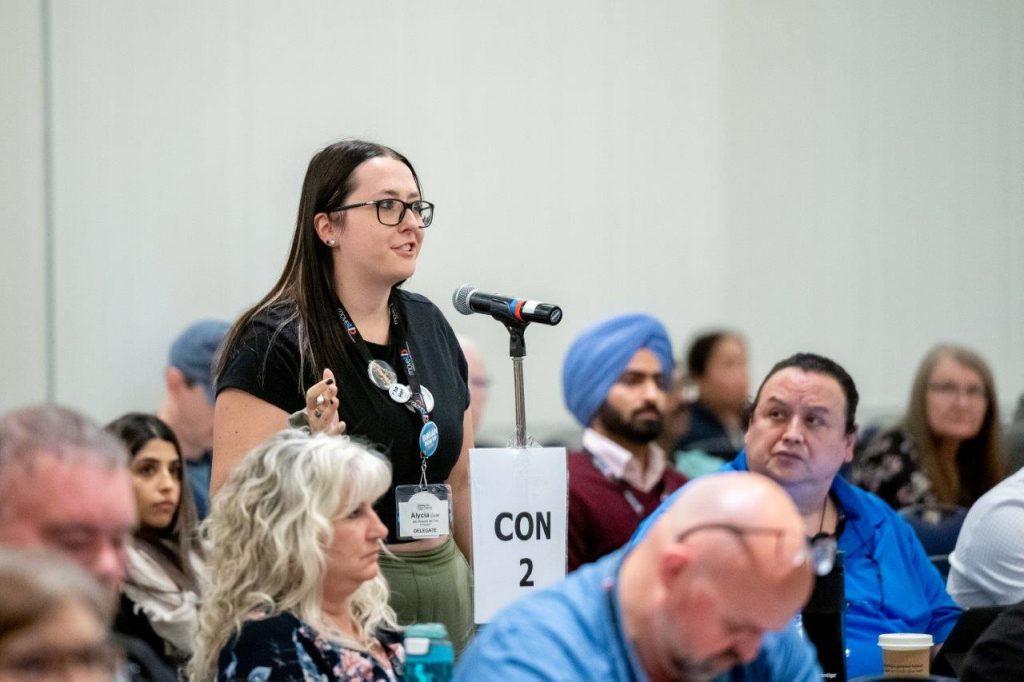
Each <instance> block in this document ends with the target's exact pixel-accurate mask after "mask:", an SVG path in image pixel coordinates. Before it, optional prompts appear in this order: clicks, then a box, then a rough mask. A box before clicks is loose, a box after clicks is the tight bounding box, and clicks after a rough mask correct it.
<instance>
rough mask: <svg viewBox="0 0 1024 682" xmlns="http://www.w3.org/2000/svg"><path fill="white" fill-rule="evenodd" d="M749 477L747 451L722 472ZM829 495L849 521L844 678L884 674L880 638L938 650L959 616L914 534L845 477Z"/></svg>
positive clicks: (843, 546) (843, 547)
mask: <svg viewBox="0 0 1024 682" xmlns="http://www.w3.org/2000/svg"><path fill="white" fill-rule="evenodd" d="M748 470H749V469H748V468H747V454H746V450H743V451H741V452H740V454H739V456H738V457H736V459H734V460H733V461H731V462H729V463H728V464H726V465H725V466H723V467H722V471H748ZM683 489H685V486H684V488H683ZM683 489H680V490H678V491H676V492H675V493H674V494H672V495H671V496H669V497H668V498H666V499H665V501H664V502H662V503H661V506H660V507H658V509H656V510H655V511H654V513H653V514H651V515H650V516H649V517H647V519H646V520H645V521H644V522H643V523H642V524H641V525H640V527H639V528H638V529H637V531H636V533H635V534H634V535H633V539H632V540H631V541H630V545H632V544H634V543H636V542H638V541H639V540H640V539H641V538H642V537H643V536H644V535H646V534H647V531H648V529H649V528H650V527H651V524H652V523H654V521H655V519H657V518H658V517H659V516H660V515H661V514H662V513H663V512H664V511H665V509H667V508H668V507H669V505H671V504H672V502H673V500H675V498H676V496H677V495H678V494H679V493H680V492H681V491H682V490H683ZM830 492H831V493H832V496H833V498H834V499H835V501H836V503H837V504H838V506H839V508H840V509H842V511H843V514H844V515H845V516H846V525H845V528H844V530H843V534H842V535H841V536H840V537H839V543H838V544H839V550H840V551H841V552H843V553H844V556H843V570H844V579H845V587H846V611H845V612H844V618H845V621H846V622H845V629H846V650H847V659H846V673H847V676H848V677H850V678H851V679H852V678H854V677H859V676H861V675H877V674H881V672H882V651H881V649H879V648H878V635H880V634H882V633H886V632H918V633H928V634H930V635H932V638H933V639H934V641H935V643H936V644H938V643H940V642H944V641H945V640H946V637H947V636H948V635H949V631H950V630H952V629H953V626H954V625H955V624H956V621H957V618H959V617H960V609H959V608H958V607H957V605H956V604H955V603H954V602H953V600H952V599H951V598H950V596H949V594H947V593H946V585H945V583H944V581H943V580H942V577H941V576H940V575H939V572H938V570H937V569H936V568H935V566H933V565H932V563H931V561H930V560H929V559H928V555H926V554H925V552H924V548H923V547H921V542H920V541H919V540H918V539H917V535H916V534H915V533H914V529H913V528H911V527H910V525H909V524H907V522H906V521H904V520H903V519H901V518H900V517H899V515H898V514H896V512H894V511H893V510H892V508H891V507H890V506H889V505H888V504H886V503H885V502H883V501H882V500H881V499H880V498H878V497H876V496H875V495H872V494H871V493H869V492H867V491H864V490H861V489H860V488H856V487H854V486H852V485H850V484H849V483H848V482H847V481H846V480H845V479H843V478H842V477H840V476H836V478H835V479H834V480H833V481H832V488H831V490H830Z"/></svg>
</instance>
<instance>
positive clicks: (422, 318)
mask: <svg viewBox="0 0 1024 682" xmlns="http://www.w3.org/2000/svg"><path fill="white" fill-rule="evenodd" d="M396 291H397V301H398V305H399V309H400V311H401V315H402V320H403V322H404V325H405V330H406V334H407V335H408V341H409V348H410V350H411V351H412V357H413V362H414V363H415V366H416V374H417V377H418V378H419V380H420V383H421V384H422V385H423V386H425V387H426V388H428V389H429V390H430V392H431V394H432V395H433V396H434V410H433V412H431V414H430V418H431V419H432V420H433V421H434V423H435V424H437V427H438V432H439V435H440V440H439V443H438V447H437V452H435V453H434V455H433V456H432V457H430V459H429V460H428V466H427V480H428V481H429V482H430V483H440V482H443V481H445V480H446V479H447V478H448V475H449V474H450V473H451V470H452V468H453V467H454V466H455V462H456V461H457V460H458V458H459V453H460V452H461V450H462V419H463V415H464V413H465V411H466V409H467V408H468V407H469V389H468V387H467V384H466V381H467V374H468V370H467V368H466V358H465V357H464V356H463V354H462V349H461V348H459V343H458V341H457V340H456V339H455V333H454V332H453V331H452V328H451V327H450V326H449V325H448V322H447V321H446V320H445V319H444V316H443V315H441V311H440V310H438V309H437V306H435V305H434V304H433V303H431V302H430V301H429V300H427V299H426V298H425V297H423V296H420V295H419V294H413V293H409V292H407V291H403V290H401V289H398V290H396ZM287 315H288V310H287V308H285V307H283V306H282V307H279V308H274V307H272V308H270V309H268V310H266V311H263V312H261V313H260V314H259V315H257V316H256V317H255V318H254V319H253V321H252V323H251V324H250V325H249V328H248V329H246V330H245V331H244V333H243V335H242V336H241V337H240V338H239V340H238V342H237V343H236V344H235V346H234V347H233V348H231V349H229V350H228V352H229V356H228V360H227V363H226V365H225V367H224V371H223V372H222V374H221V376H220V379H219V381H218V383H217V390H218V391H222V390H224V389H226V388H237V389H240V390H243V391H245V392H246V393H249V394H251V395H253V396H255V397H257V398H259V399H261V400H265V401H266V402H268V403H270V404H271V405H274V406H276V407H279V408H281V409H282V410H284V411H285V412H288V413H292V412H295V411H297V410H301V409H303V408H304V407H305V405H306V397H305V396H306V389H308V388H309V387H310V386H312V385H314V384H316V383H318V382H319V381H320V380H321V379H322V377H323V370H324V368H323V367H309V366H306V367H304V368H303V370H304V371H303V372H302V376H301V377H300V376H299V373H300V369H299V368H300V355H299V343H298V323H297V322H294V321H293V322H290V323H288V324H285V326H284V327H281V323H282V321H283V320H285V319H286V318H287ZM338 333H339V334H342V333H344V332H343V329H342V326H341V321H340V320H339V322H338ZM391 336H392V337H393V336H394V334H392V335H391ZM366 345H367V346H368V347H369V349H370V354H371V355H373V357H375V358H377V359H380V360H385V361H386V362H387V363H388V364H389V365H391V366H392V367H393V368H394V369H395V371H396V372H397V373H398V376H399V380H400V381H402V382H404V383H407V382H408V377H406V376H405V366H404V365H403V363H402V362H401V360H400V358H399V356H398V351H399V348H398V346H397V345H396V343H395V340H394V338H390V339H389V342H388V344H387V345H383V346H382V345H378V344H374V343H367V344H366ZM345 348H346V350H347V352H348V353H349V355H348V357H349V359H350V360H351V363H346V366H343V367H331V368H330V370H331V371H332V372H334V377H335V380H336V381H337V382H338V402H339V408H338V412H339V416H340V417H341V420H342V421H343V422H345V425H346V431H347V432H348V433H349V434H350V435H352V436H356V437H359V438H361V439H363V440H365V441H367V442H369V443H371V444H372V445H374V446H375V447H376V448H377V449H379V450H380V451H381V452H382V453H383V454H384V455H386V456H387V457H388V459H390V460H391V467H392V481H391V489H389V490H388V492H387V493H385V494H384V496H383V497H382V498H381V499H380V501H379V502H378V503H377V505H376V506H375V509H376V510H377V513H378V514H379V515H380V518H381V520H382V521H383V522H384V523H385V524H386V525H387V527H388V540H387V541H388V542H389V543H396V542H398V539H397V534H396V527H397V519H396V516H395V513H396V508H395V494H394V487H395V486H396V485H407V484H414V483H418V482H419V480H420V451H419V433H420V429H421V428H422V426H423V422H422V420H421V418H420V416H419V414H417V413H414V412H412V411H410V410H409V409H408V408H406V407H405V405H400V404H398V403H396V402H394V401H393V400H391V398H390V397H389V396H388V394H387V392H386V391H382V390H381V389H379V388H377V387H376V386H374V385H373V384H372V383H371V382H370V378H369V376H368V375H367V373H366V367H365V366H364V365H365V363H364V362H363V360H362V359H360V357H359V354H358V352H357V351H356V349H355V346H354V344H351V343H347V342H346V344H345Z"/></svg>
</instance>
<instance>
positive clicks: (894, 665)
mask: <svg viewBox="0 0 1024 682" xmlns="http://www.w3.org/2000/svg"><path fill="white" fill-rule="evenodd" d="M878 646H880V647H882V667H883V669H884V671H885V674H886V675H893V676H898V677H928V675H929V674H930V667H931V666H930V664H931V649H932V636H931V635H928V634H914V633H904V632H901V633H891V634H886V635H879V636H878Z"/></svg>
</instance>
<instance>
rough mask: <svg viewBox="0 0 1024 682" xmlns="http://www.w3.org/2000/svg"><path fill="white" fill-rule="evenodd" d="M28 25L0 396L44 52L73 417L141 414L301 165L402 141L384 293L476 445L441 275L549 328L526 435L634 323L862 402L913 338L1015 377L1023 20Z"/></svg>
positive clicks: (673, 18)
mask: <svg viewBox="0 0 1024 682" xmlns="http://www.w3.org/2000/svg"><path fill="white" fill-rule="evenodd" d="M45 7H46V5H44V4H43V3H41V2H40V3H33V2H27V1H26V2H22V3H20V4H18V3H7V4H5V5H3V7H2V8H0V16H2V19H3V21H0V25H2V26H3V27H4V28H3V29H2V30H3V31H4V33H5V35H4V37H7V35H6V34H10V35H11V36H13V37H16V38H17V40H16V41H14V42H15V45H14V46H11V45H9V43H8V41H6V40H5V41H4V42H3V44H4V48H3V49H4V50H15V54H14V59H12V60H6V59H5V60H3V63H4V64H5V65H4V66H3V67H2V70H0V78H2V81H0V85H3V86H8V85H10V86H11V87H12V88H14V89H13V92H16V93H17V95H18V96H16V97H5V98H4V102H3V104H0V107H3V109H2V110H3V111H4V114H5V115H4V117H3V123H2V127H0V140H3V144H4V145H5V149H6V148H7V147H10V148H11V150H12V151H11V156H10V157H9V158H12V159H16V160H17V163H16V164H12V163H10V162H8V163H7V164H5V166H4V171H3V173H4V175H3V176H0V177H3V179H4V181H3V186H2V188H0V192H2V194H0V197H3V198H4V199H5V200H14V201H13V203H14V204H15V208H16V210H17V211H20V214H18V215H17V216H15V214H14V213H13V212H12V209H11V208H10V207H11V205H12V202H11V201H5V206H7V207H8V208H7V209H6V212H7V213H8V215H10V216H11V217H12V218H13V219H11V220H10V221H9V222H8V221H5V222H7V224H6V225H5V226H4V233H3V234H4V248H3V254H4V255H3V256H2V257H3V258H4V261H3V265H4V266H5V267H4V270H3V273H4V274H3V277H4V280H5V286H4V292H5V293H4V296H5V298H4V299H3V300H4V302H5V304H7V305H5V308H7V309H8V310H10V311H11V313H10V322H11V329H9V330H8V331H7V332H6V333H5V334H4V335H3V340H2V341H0V356H2V357H4V363H5V366H4V368H3V372H4V374H3V375H2V376H3V382H2V384H0V406H2V407H7V406H10V405H13V404H18V403H21V402H26V401H29V400H35V399H38V398H39V397H41V394H40V392H39V389H38V387H40V386H45V385H46V375H47V371H48V369H47V362H46V355H45V352H44V350H45V331H46V318H45V315H43V313H41V312H39V311H40V310H41V309H44V308H45V297H44V296H43V294H42V293H41V292H43V291H44V286H43V284H44V283H45V282H46V270H45V252H44V250H43V246H44V244H45V242H44V241H43V237H42V235H43V234H44V229H43V228H44V218H45V208H46V203H45V196H46V195H45V191H44V187H45V185H44V182H43V178H44V175H43V169H44V165H43V161H44V151H45V145H44V144H43V138H42V132H41V131H42V130H43V128H42V121H44V120H45V118H46V111H45V107H44V102H43V99H42V94H41V93H42V92H43V89H42V82H43V81H42V73H43V72H42V66H41V63H42V60H43V55H44V54H45V55H47V57H48V59H49V60H51V63H52V69H53V71H52V73H53V108H52V112H51V116H52V121H53V158H52V165H51V170H52V173H53V179H54V183H53V188H54V191H53V200H52V210H53V216H54V221H53V224H54V233H55V235H54V236H55V239H54V244H55V247H54V252H53V256H54V264H55V276H54V279H53V282H54V286H55V296H54V299H55V301H54V319H55V357H54V363H53V367H52V369H50V370H49V371H51V372H52V377H53V382H54V393H55V395H54V397H55V398H56V399H58V400H61V401H62V402H66V403H69V404H72V405H75V406H78V407H81V408H83V409H86V410H88V411H90V412H91V413H93V414H94V415H96V416H97V417H98V418H100V419H108V418H111V417H113V416H116V415H117V414H119V413H120V412H123V411H125V410H127V409H132V408H141V409H147V408H155V407H156V404H157V401H158V400H159V396H160V390H161V387H160V383H159V378H160V370H161V368H162V366H163V363H164V361H165V353H166V347H167V344H168V343H169V340H170V339H171V338H172V337H173V335H174V334H175V333H176V332H177V331H178V330H179V329H180V328H181V327H183V326H184V325H185V324H187V323H188V322H189V321H191V320H193V319H195V318H198V317H205V316H220V317H232V316H234V315H236V314H237V313H238V312H239V311H240V310H241V309H242V308H243V307H245V306H246V305H248V304H251V303H252V302H254V301H255V300H256V299H257V298H258V297H259V296H261V295H262V294H263V293H264V292H265V291H266V289H267V288H268V287H269V286H270V284H271V283H272V282H273V280H274V279H275V278H276V277H277V275H278V274H279V271H280V268H281V266H282V263H283V259H284V256H285V251H286V249H287V245H288V240H289V236H290V233H291V231H292V227H293V225H292V223H293V220H294V213H295V209H296V205H297V201H298V192H299V186H300V184H301V180H302V174H303V172H304V169H305V164H306V162H307V161H308V159H309V157H310V156H311V154H312V153H313V151H315V150H316V149H317V148H318V147H319V146H321V145H322V144H324V143H326V142H329V141H331V140H334V139H337V138H340V137H345V136H364V137H368V138H371V139H375V140H379V141H382V142H384V143H386V144H389V145H391V146H394V147H396V148H398V149H399V150H401V151H403V152H404V153H406V154H407V155H408V156H409V157H410V158H411V159H412V160H413V162H414V163H415V164H416V166H417V169H418V171H419V172H420V175H421V177H422V178H423V181H424V185H425V192H426V195H427V197H428V198H430V199H431V200H432V201H435V202H436V203H437V204H438V213H437V220H436V222H435V224H434V226H432V227H431V228H430V231H429V234H428V237H427V241H426V249H425V251H424V253H423V256H422V258H421V261H420V266H419V270H418V272H417V275H416V276H415V277H414V278H413V279H412V280H411V281H410V283H409V285H408V286H409V288H410V289H412V290H414V291H420V292H422V293H425V294H426V295H428V296H430V297H431V298H432V299H433V300H434V301H435V302H437V303H438V304H439V305H440V306H441V307H442V309H443V310H445V311H446V313H449V319H450V320H451V321H452V323H453V325H454V326H455V327H456V329H457V330H459V331H462V332H464V333H467V334H469V335H471V336H474V337H476V338H477V340H478V342H479V343H480V345H481V346H482V348H483V350H484V352H485V354H486V356H487V357H488V359H489V364H490V365H491V371H492V374H494V375H495V383H494V387H493V390H492V393H493V394H494V395H493V403H492V406H491V409H490V412H489V416H488V418H487V420H486V421H485V431H490V432H491V433H494V432H495V431H499V432H500V431H503V430H505V429H507V428H508V427H509V425H510V423H511V420H512V408H511V369H510V366H509V364H508V361H507V359H505V357H506V352H507V347H506V346H507V341H506V335H505V332H504V330H503V329H502V328H501V327H500V326H499V325H497V324H496V323H494V322H492V321H490V320H488V319H485V318H480V317H474V318H461V317H459V316H458V315H457V314H456V313H454V311H452V310H451V308H450V305H449V303H448V298H449V297H450V294H451V291H452V290H453V289H454V288H455V287H457V286H458V285H459V284H461V283H463V282H474V283H476V284H478V285H480V286H482V287H484V288H487V289H489V290H492V291H498V292H503V293H514V294H525V295H528V296H530V297H532V298H539V299H542V300H548V301H552V302H555V303H558V304H560V305H562V307H563V308H564V310H565V313H566V319H565V322H563V324H562V325H561V326H559V327H556V328H553V329H544V328H540V327H535V328H531V329H530V331H529V332H528V335H527V341H528V350H529V357H528V360H527V392H528V393H527V405H528V413H529V419H530V422H531V430H532V431H533V432H535V433H542V432H544V431H545V430H547V429H549V428H551V427H558V426H562V425H568V424H569V417H568V415H567V413H566V412H565V411H564V409H563V408H562V405H561V396H560V379H559V377H560V371H559V368H560V365H561V361H562V355H563V353H564V351H565V348H566V346H567V345H568V343H569V341H570V340H571V338H572V336H573V334H574V333H575V332H576V331H578V330H579V329H580V328H581V327H582V326H583V325H585V324H587V323H589V322H591V321H593V320H595V319H597V318H598V317H601V316H603V315H605V314H609V313H611V312H620V311H626V310H631V309H637V308H641V309H646V310H648V311H651V312H653V313H655V314H657V315H659V316H661V317H662V318H663V319H664V320H665V322H666V324H667V325H668V327H669V328H670V331H671V332H672V333H673V335H674V336H675V339H676V344H677V346H679V345H681V344H682V343H683V342H684V341H685V340H686V339H687V337H688V336H690V335H691V334H692V333H693V332H694V331H696V330H697V329H698V328H701V327H706V326H708V325H710V324H718V323H724V324H728V325H731V326H735V327H738V328H741V329H744V330H746V331H747V332H748V333H749V335H750V337H751V342H752V349H753V353H754V356H753V357H754V372H755V375H757V376H758V377H759V376H760V374H762V373H763V372H764V371H765V370H766V369H767V367H768V366H769V365H770V364H771V363H772V362H773V361H775V360H777V359H778V358H780V357H782V356H783V355H785V354H788V353H790V352H792V351H795V350H798V349H811V350H818V351H821V352H825V353H828V354H832V355H834V356H835V357H836V358H837V359H838V360H840V361H841V362H844V363H845V364H846V365H847V366H848V367H849V368H850V369H851V371H852V372H853V374H854V376H855V378H856V379H857V380H858V382H859V383H860V385H861V387H862V390H863V393H864V400H865V409H866V411H867V412H869V413H870V412H872V411H874V412H878V411H886V410H893V409H899V406H900V405H901V404H902V402H903V400H904V395H905V393H906V386H907V384H908V381H909V377H910V375H911V373H912V371H913V368H914V365H915V364H916V362H917V360H918V359H919V357H920V356H921V354H922V353H923V352H924V351H925V350H926V348H927V347H928V346H929V345H931V344H932V343H933V342H934V341H937V340H939V339H953V340H958V341H963V342H965V343H968V344H970V345H973V346H975V347H976V348H978V349H979V350H980V351H981V352H982V353H983V354H984V355H985V356H986V357H987V358H989V360H990V361H991V362H992V364H993V367H994V369H995V371H996V373H997V376H998V377H999V380H1000V386H999V388H1000V391H1001V393H1002V395H1003V397H1004V398H1006V399H1009V398H1010V397H1012V396H1013V395H1015V394H1016V392H1018V391H1020V390H1021V389H1024V354H1022V353H1021V352H1020V349H1021V348H1022V347H1024V324H1022V320H1024V299H1022V296H1021V292H1022V291H1024V267H1022V266H1024V232H1022V230H1021V226H1022V223H1024V198H1022V197H1024V195H1022V192H1021V188H1022V187H1024V152H1022V150H1024V144H1022V143H1024V140H1022V136H1024V135H1022V123H1021V122H1022V121H1024V91H1022V89H1021V87H1020V83H1021V82H1024V51H1022V47H1021V46H1022V45H1024V4H1021V3H1018V2H1012V1H1007V2H983V3H971V4H970V5H969V6H967V5H964V4H962V3H959V2H954V1H953V0H946V1H942V2H903V3H898V4H893V3H888V2H880V1H879V2H862V3H857V4H848V3H832V2H774V3H770V4H769V3H759V2H753V1H750V2H732V3H719V2H713V1H711V0H708V1H706V2H689V3H679V2H674V1H670V0H662V1H658V2H645V3H634V4H631V5H629V6H626V5H625V4H624V3H614V2H607V1H600V2H593V1H588V2H584V1H583V0H576V1H573V2H565V3H549V2H540V1H536V0H535V1H529V2H515V3H475V2H455V1H453V0H444V1H438V2H433V3H397V2H393V3H355V2H350V3H340V2H333V1H331V2H328V1H323V2H304V3H292V4H290V5H285V4H282V3H277V2H269V1H262V2H246V3H242V2H209V3H139V2H136V1H135V0H116V1H115V0H105V1H104V2H96V3H86V2H74V1H71V0H53V1H52V12H51V14H50V16H49V17H48V19H49V22H50V23H49V25H50V30H51V32H52V39H51V42H50V47H49V50H48V51H45V50H43V49H42V44H41V42H40V41H41V38H40V37H39V36H40V35H41V26H43V25H44V23H43V22H44V21H45V20H46V19H47V17H46V16H45V12H44V10H45ZM12 62H13V63H12ZM6 91H7V88H5V92H6ZM16 224H18V225H19V227H18V229H14V227H15V225H16ZM21 225H24V227H22V226H21ZM26 233H28V234H31V237H30V238H28V239H26V238H25V234H26ZM8 260H10V261H11V263H10V264H8ZM12 292H13V293H12ZM9 299H10V301H11V303H8V300H9ZM28 302H31V305H30V304H29V303H28ZM40 302H42V303H43V305H40ZM15 304H16V305H15ZM456 318H457V319H456ZM15 325H16V326H15ZM13 329H26V330H28V332H27V333H28V340H29V341H31V343H26V336H25V335H24V334H21V333H12V330H13ZM8 358H13V359H15V360H16V362H11V363H10V364H8ZM8 377H10V379H8Z"/></svg>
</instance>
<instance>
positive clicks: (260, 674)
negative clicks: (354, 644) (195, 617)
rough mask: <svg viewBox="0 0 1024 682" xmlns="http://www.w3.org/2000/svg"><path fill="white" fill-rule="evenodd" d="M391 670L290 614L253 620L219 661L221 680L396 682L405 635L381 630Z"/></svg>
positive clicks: (236, 637)
mask: <svg viewBox="0 0 1024 682" xmlns="http://www.w3.org/2000/svg"><path fill="white" fill-rule="evenodd" d="M377 640H378V641H379V642H380V643H381V645H382V646H383V647H384V650H385V651H386V652H387V655H388V662H389V664H390V666H391V669H390V670H388V669H386V668H385V667H384V666H383V665H381V663H380V662H379V661H378V660H377V659H376V658H374V657H373V656H371V655H370V654H369V653H368V652H366V651H361V650H359V649H350V648H348V647H344V646H342V645H340V644H337V643H336V642H332V641H331V640H329V639H327V638H326V637H325V636H324V635H322V634H321V633H319V632H317V631H316V630H314V629H313V628H312V627H310V626H309V625H307V624H305V623H303V622H302V621H300V620H299V619H298V618H296V617H295V616H293V615H292V614H290V613H281V614H278V615H276V616H271V617H269V618H263V619H258V620H250V621H248V622H246V623H245V624H244V625H243V626H242V631H241V632H240V633H238V634H237V635H235V636H234V637H232V638H231V640H230V641H229V642H228V644H227V645H226V646H225V647H224V648H223V649H222V650H221V652H220V656H219V658H218V660H217V679H218V680H219V681H220V682H243V681H244V682H347V681H349V680H358V681H359V682H364V681H365V682H395V680H397V679H400V678H401V676H402V673H403V667H404V665H403V661H404V659H405V650H404V649H403V648H402V643H401V635H399V633H397V632H393V631H389V630H381V631H378V632H377Z"/></svg>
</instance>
